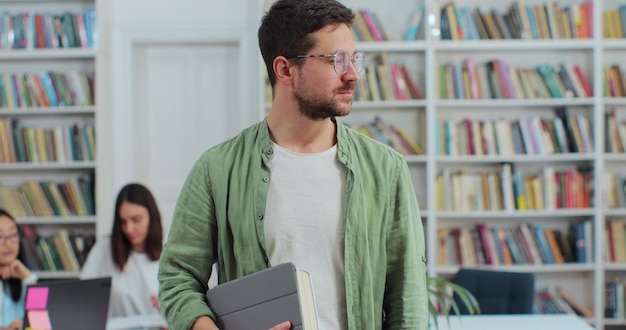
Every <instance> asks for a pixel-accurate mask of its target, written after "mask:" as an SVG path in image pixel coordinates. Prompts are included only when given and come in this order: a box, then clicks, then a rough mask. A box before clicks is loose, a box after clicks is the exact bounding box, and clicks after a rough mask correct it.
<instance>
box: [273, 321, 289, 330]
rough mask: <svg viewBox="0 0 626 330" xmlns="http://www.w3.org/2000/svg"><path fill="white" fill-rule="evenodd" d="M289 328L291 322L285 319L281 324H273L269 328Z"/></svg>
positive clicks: (287, 329)
mask: <svg viewBox="0 0 626 330" xmlns="http://www.w3.org/2000/svg"><path fill="white" fill-rule="evenodd" d="M289 329H291V322H289V321H285V322H283V323H281V324H277V325H275V326H274V327H273V328H271V329H270V330H289Z"/></svg>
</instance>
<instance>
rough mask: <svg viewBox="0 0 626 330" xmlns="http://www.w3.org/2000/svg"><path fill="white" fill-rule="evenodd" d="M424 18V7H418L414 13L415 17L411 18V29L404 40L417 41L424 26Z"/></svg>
mask: <svg viewBox="0 0 626 330" xmlns="http://www.w3.org/2000/svg"><path fill="white" fill-rule="evenodd" d="M423 17H424V7H421V6H420V7H417V9H415V11H414V12H413V16H412V17H411V23H410V24H409V29H408V31H407V33H406V35H405V37H404V40H407V41H410V40H417V38H418V37H419V33H420V28H421V26H422V20H423Z"/></svg>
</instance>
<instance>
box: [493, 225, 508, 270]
mask: <svg viewBox="0 0 626 330" xmlns="http://www.w3.org/2000/svg"><path fill="white" fill-rule="evenodd" d="M491 232H492V233H493V238H494V241H495V243H496V244H495V245H496V251H497V252H498V260H500V263H501V264H504V263H505V262H504V249H503V248H502V241H501V240H500V234H499V233H498V229H497V228H491Z"/></svg>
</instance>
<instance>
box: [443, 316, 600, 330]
mask: <svg viewBox="0 0 626 330" xmlns="http://www.w3.org/2000/svg"><path fill="white" fill-rule="evenodd" d="M437 320H438V323H439V330H501V329H502V330H528V329H532V330H554V329H567V330H593V327H591V325H589V324H588V323H587V322H586V321H585V320H584V319H582V318H580V317H579V316H576V315H572V314H524V315H461V316H460V317H459V316H458V315H451V316H450V325H449V326H448V323H447V322H446V319H445V317H443V316H439V317H438V318H437ZM433 329H434V327H433Z"/></svg>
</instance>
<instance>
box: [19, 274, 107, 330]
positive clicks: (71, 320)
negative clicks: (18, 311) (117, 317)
mask: <svg viewBox="0 0 626 330" xmlns="http://www.w3.org/2000/svg"><path fill="white" fill-rule="evenodd" d="M110 293H111V278H110V277H101V278H94V279H89V280H67V281H66V280H62V281H52V282H45V283H38V284H32V285H29V286H28V287H27V289H26V304H25V306H24V309H25V311H24V329H25V330H28V329H37V330H57V329H63V330H84V329H90V330H105V329H106V322H107V316H108V310H109V296H110Z"/></svg>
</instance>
